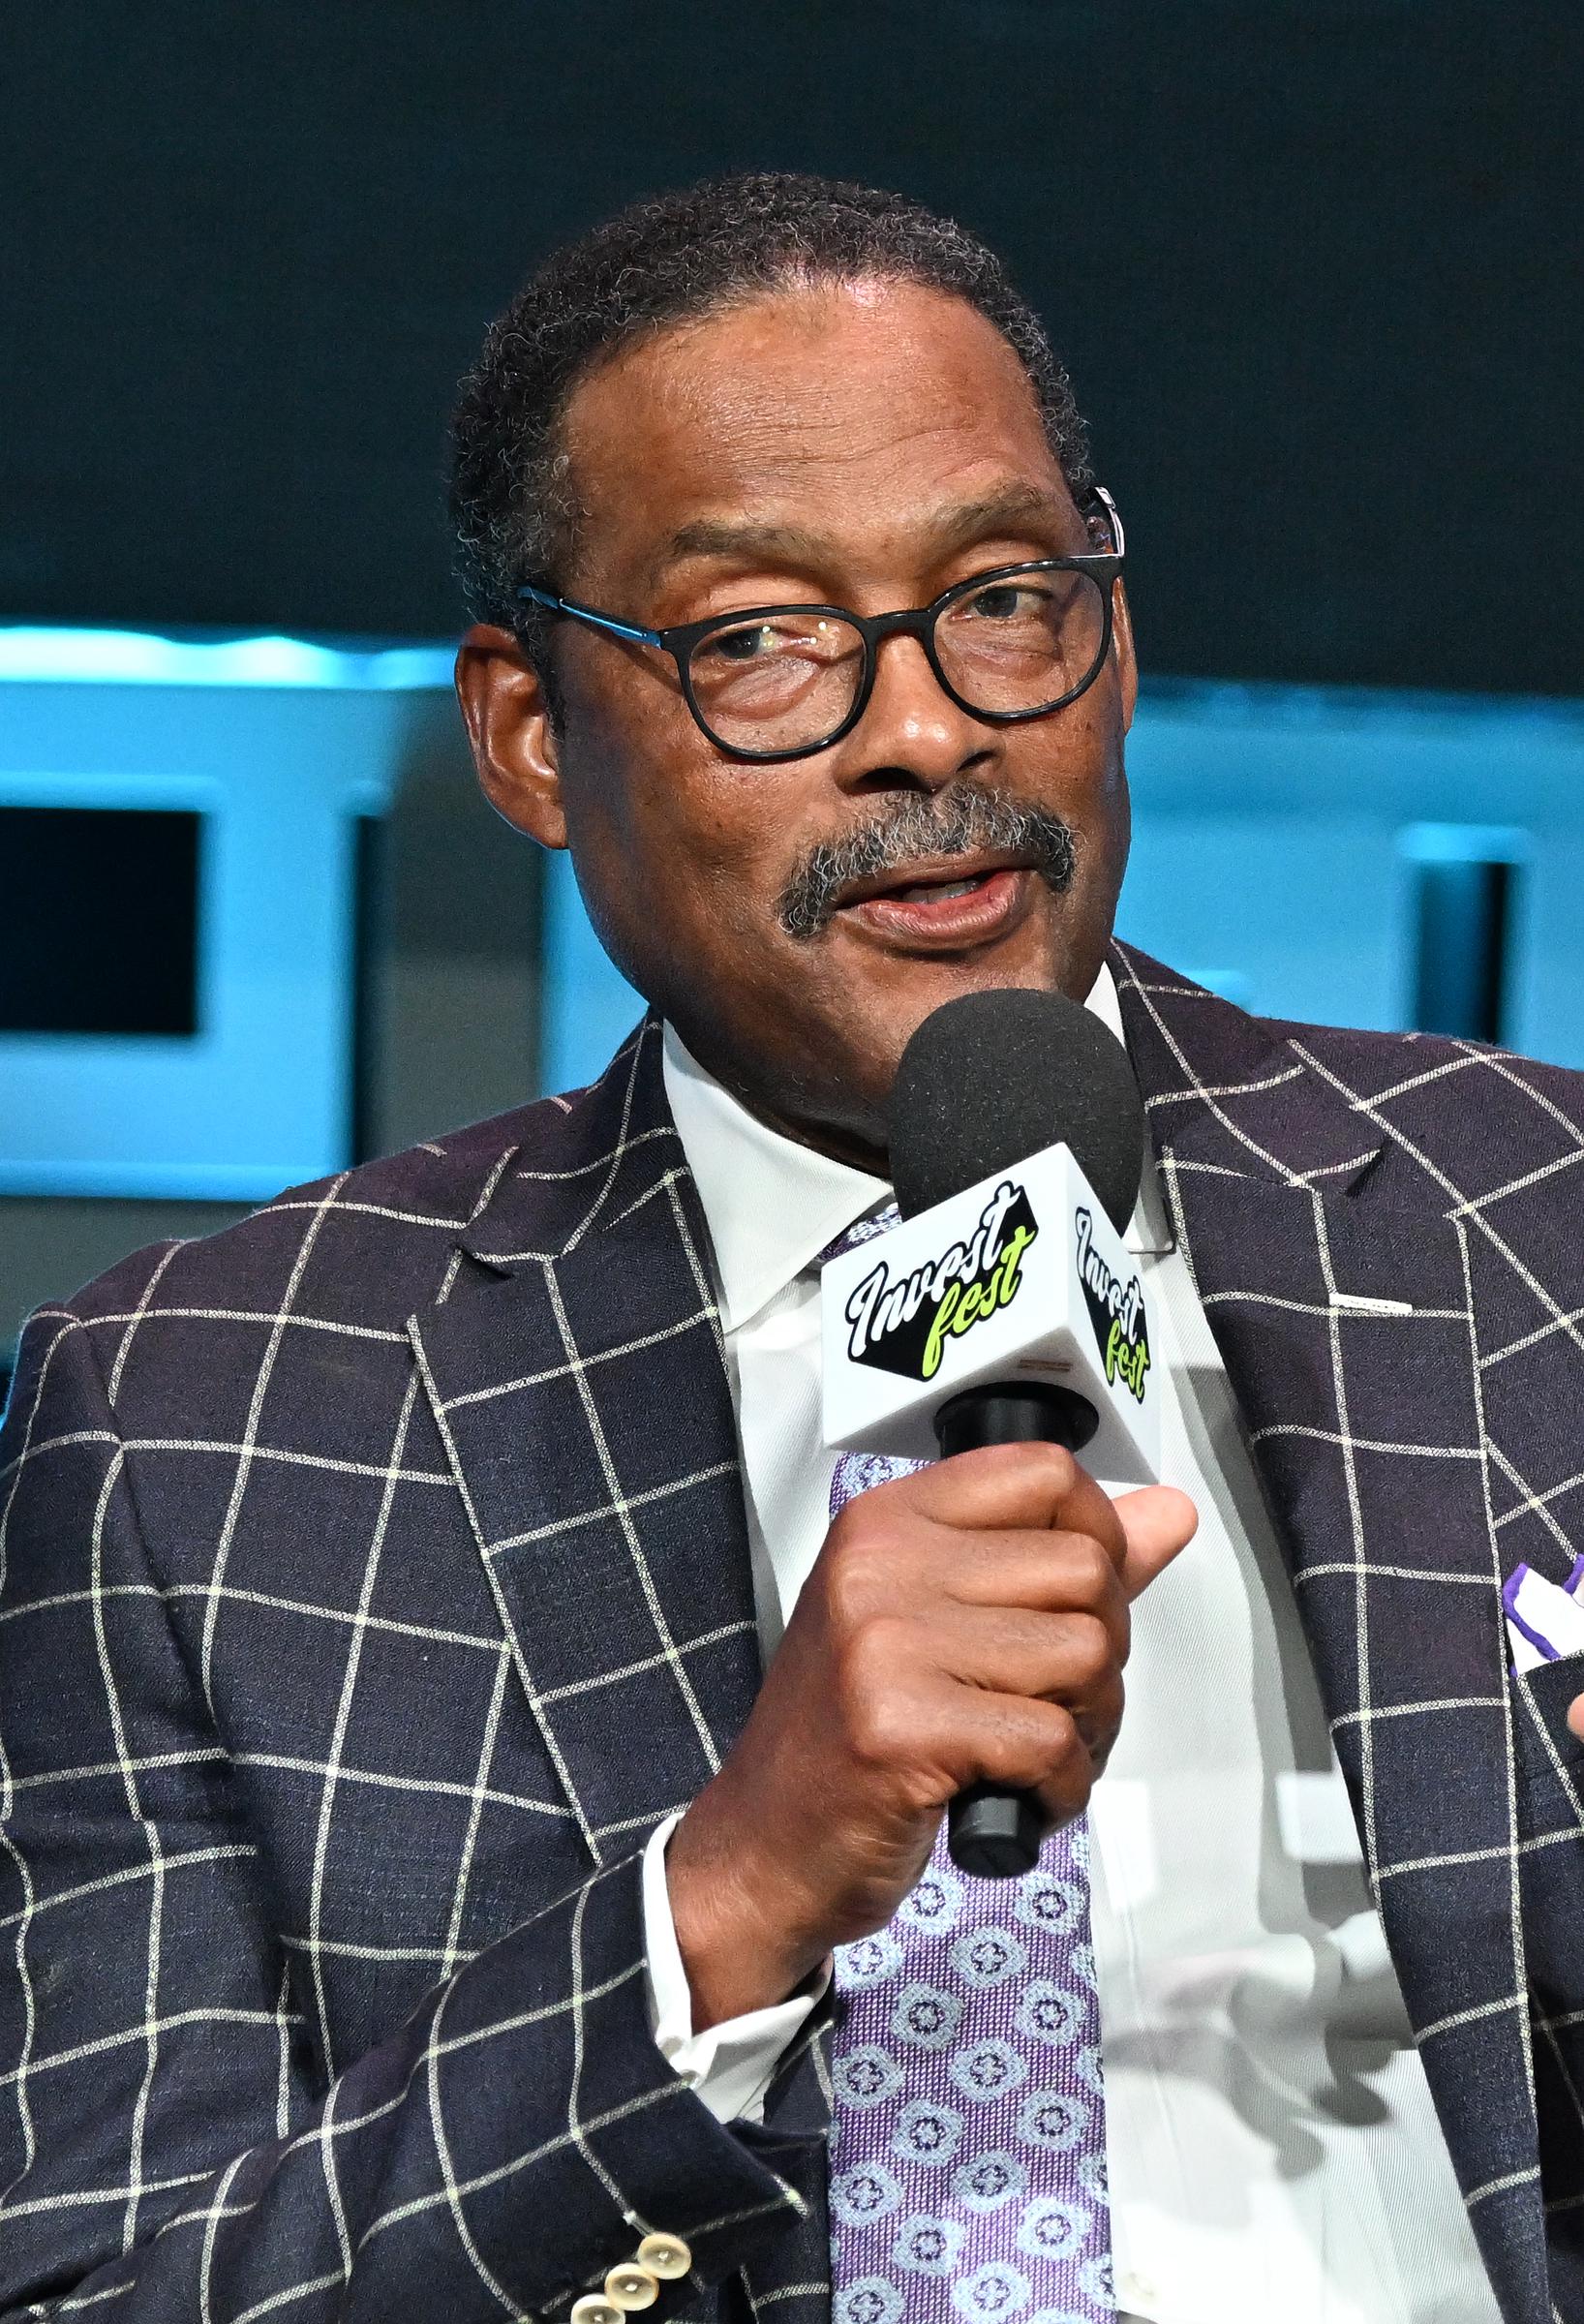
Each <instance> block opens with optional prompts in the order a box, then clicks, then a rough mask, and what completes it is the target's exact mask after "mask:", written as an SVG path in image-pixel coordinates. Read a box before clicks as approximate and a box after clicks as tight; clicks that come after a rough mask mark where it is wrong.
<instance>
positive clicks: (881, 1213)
mask: <svg viewBox="0 0 1584 2324" xmlns="http://www.w3.org/2000/svg"><path fill="white" fill-rule="evenodd" d="M901 1223H902V1214H901V1212H900V1211H899V1209H898V1208H897V1206H896V1204H895V1203H887V1205H886V1207H885V1208H884V1209H883V1210H878V1211H876V1212H875V1213H874V1215H873V1216H872V1217H868V1218H855V1219H854V1220H853V1222H852V1225H851V1226H850V1227H846V1228H844V1229H843V1230H842V1232H841V1233H840V1234H839V1235H838V1237H837V1238H836V1240H835V1241H834V1242H828V1243H827V1244H826V1245H825V1248H824V1249H823V1250H822V1251H821V1252H820V1254H819V1256H818V1258H817V1259H816V1260H815V1261H814V1265H815V1266H816V1267H825V1266H827V1265H828V1264H829V1262H830V1261H831V1260H833V1259H840V1258H841V1257H843V1256H844V1254H845V1253H846V1252H848V1251H855V1250H857V1248H858V1246H859V1244H860V1243H861V1242H871V1241H872V1240H873V1238H874V1237H875V1236H876V1235H889V1234H890V1232H891V1230H892V1228H893V1227H899V1226H900V1225H901Z"/></svg>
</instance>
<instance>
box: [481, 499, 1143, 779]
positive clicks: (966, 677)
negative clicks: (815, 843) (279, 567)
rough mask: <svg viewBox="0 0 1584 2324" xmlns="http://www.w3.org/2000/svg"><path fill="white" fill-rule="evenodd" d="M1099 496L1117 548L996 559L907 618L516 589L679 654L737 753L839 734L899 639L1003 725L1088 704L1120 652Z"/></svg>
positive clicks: (702, 708)
mask: <svg viewBox="0 0 1584 2324" xmlns="http://www.w3.org/2000/svg"><path fill="white" fill-rule="evenodd" d="M1093 500H1094V503H1095V504H1096V505H1097V507H1098V510H1099V511H1100V512H1101V513H1102V514H1103V516H1104V520H1105V523H1106V527H1107V530H1108V532H1109V534H1110V535H1111V538H1112V542H1113V543H1114V544H1115V545H1114V547H1113V548H1112V550H1110V551H1108V552H1106V553H1105V554H1093V555H1086V556H1081V557H1041V558H1037V559H1034V560H1033V561H1031V562H1029V563H1027V564H1022V565H999V566H994V567H992V568H991V569H990V571H988V572H983V573H974V574H973V575H971V576H970V578H969V579H967V580H966V581H958V582H955V583H954V584H953V586H952V587H951V588H950V589H948V590H943V591H942V592H941V594H940V596H938V597H936V598H935V600H934V602H933V603H932V604H930V605H920V606H916V607H912V608H908V609H906V610H904V611H902V612H900V613H879V614H872V615H869V616H868V617H866V616H864V615H863V614H857V613H850V612H848V611H847V609H846V608H845V607H844V606H840V605H749V606H744V607H742V608H740V609H738V610H735V611H733V612H731V613H720V614H712V615H710V616H709V618H708V619H707V620H705V621H702V622H684V623H682V624H681V625H679V626H678V627H674V628H668V629H646V628H643V627H639V626H638V625H637V624H636V623H633V622H623V621H618V620H617V619H616V617H615V615H614V614H609V613H598V612H596V611H595V610H594V607H593V606H592V605H580V604H578V603H577V602H576V601H575V600H574V599H573V598H570V597H564V596H558V595H557V594H556V592H555V591H554V590H550V589H544V588H541V587H540V586H539V585H538V583H536V582H525V583H524V584H523V586H522V587H521V588H520V589H519V590H518V592H517V596H518V598H519V599H520V600H526V601H529V602H532V603H533V604H535V605H538V606H541V607H542V608H543V609H544V611H545V612H547V613H551V614H555V615H558V616H560V617H561V618H563V619H564V620H566V621H571V622H585V623H587V624H588V625H589V626H590V627H592V628H595V629H602V630H605V631H606V632H608V634H609V635H611V636H613V637H624V638H628V639H630V640H631V641H632V642H633V643H634V644H636V645H643V646H657V647H658V648H659V649H660V651H661V652H662V653H664V654H669V655H670V657H671V658H672V660H673V661H674V662H675V663H676V665H677V675H678V677H679V679H680V680H681V682H682V692H683V699H684V700H685V703H686V704H687V707H688V709H689V710H690V711H691V713H692V715H693V718H694V719H695V721H696V722H697V724H698V725H699V726H700V728H702V730H703V732H704V733H705V734H706V735H708V737H709V739H710V741H711V742H712V743H714V744H715V745H716V748H717V749H721V750H724V751H725V752H726V753H727V755H728V756H729V757H732V758H741V759H750V760H754V761H756V762H757V763H759V764H760V765H765V766H769V765H775V764H778V763H780V762H782V761H784V760H786V759H792V758H808V757H811V756H812V755H813V753H814V752H815V751H816V750H826V749H830V747H831V745H832V744H833V743H838V742H840V740H841V738H842V736H843V735H845V734H850V733H851V732H852V729H853V728H854V727H855V726H856V725H857V723H858V721H859V719H861V718H862V717H863V715H864V713H865V711H866V710H867V709H868V701H869V696H870V695H871V694H872V692H873V691H874V677H875V668H876V660H877V657H878V654H879V649H880V647H881V646H882V645H883V644H884V642H885V640H886V639H887V638H888V637H912V638H916V639H917V640H918V642H919V644H920V645H921V646H922V647H923V648H924V651H925V653H926V655H927V656H928V657H929V667H930V669H931V670H932V671H933V672H934V674H935V678H936V680H937V682H938V683H939V685H940V687H941V688H942V689H943V690H944V691H945V692H946V693H947V694H949V695H950V696H951V698H952V700H953V701H954V702H955V703H956V704H957V706H958V708H959V709H960V710H965V711H967V712H968V714H969V715H970V717H972V718H976V719H984V720H985V721H986V722H987V724H990V725H992V726H1015V725H1019V724H1020V723H1021V722H1022V721H1023V720H1024V719H1044V718H1049V717H1050V716H1051V713H1052V711H1057V710H1064V709H1065V708H1066V706H1067V704H1068V703H1069V702H1076V701H1077V700H1078V697H1079V695H1080V694H1081V693H1083V692H1084V691H1086V689H1087V688H1089V687H1091V686H1092V685H1093V684H1094V682H1095V680H1096V679H1097V678H1098V677H1099V675H1100V672H1101V670H1102V669H1103V668H1104V667H1105V662H1106V657H1107V655H1108V654H1109V653H1110V651H1111V641H1112V583H1113V582H1114V581H1115V580H1116V579H1117V578H1118V576H1119V575H1120V573H1121V571H1122V561H1123V540H1122V522H1121V519H1120V517H1119V516H1118V515H1117V513H1116V507H1115V504H1114V503H1113V501H1112V498H1111V495H1110V494H1109V493H1108V492H1105V491H1103V490H1102V489H1101V488H1100V487H1099V486H1098V485H1096V486H1095V487H1094V488H1093Z"/></svg>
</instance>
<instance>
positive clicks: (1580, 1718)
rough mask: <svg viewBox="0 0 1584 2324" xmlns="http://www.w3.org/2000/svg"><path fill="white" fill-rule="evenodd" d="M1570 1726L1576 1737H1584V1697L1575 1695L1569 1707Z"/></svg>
mask: <svg viewBox="0 0 1584 2324" xmlns="http://www.w3.org/2000/svg"><path fill="white" fill-rule="evenodd" d="M1568 1725H1569V1727H1570V1728H1572V1730H1573V1732H1574V1734H1575V1735H1584V1695H1575V1696H1574V1697H1573V1699H1572V1701H1571V1702H1570V1703H1569V1705H1568Z"/></svg>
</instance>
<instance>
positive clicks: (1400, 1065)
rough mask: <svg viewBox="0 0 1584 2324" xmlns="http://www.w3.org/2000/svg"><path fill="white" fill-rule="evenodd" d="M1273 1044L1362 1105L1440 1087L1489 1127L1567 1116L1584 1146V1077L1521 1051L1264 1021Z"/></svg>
mask: <svg viewBox="0 0 1584 2324" xmlns="http://www.w3.org/2000/svg"><path fill="white" fill-rule="evenodd" d="M1260 1022H1261V1023H1262V1024H1264V1027H1265V1030H1266V1031H1267V1033H1268V1034H1269V1036H1270V1037H1271V1039H1272V1040H1275V1041H1281V1042H1285V1043H1287V1044H1288V1045H1289V1046H1291V1047H1292V1048H1293V1049H1294V1050H1295V1051H1296V1052H1297V1053H1299V1054H1301V1055H1304V1056H1306V1057H1309V1058H1312V1059H1313V1060H1314V1061H1315V1062H1316V1063H1317V1064H1318V1065H1319V1066H1320V1067H1321V1069H1322V1070H1323V1071H1325V1072H1328V1073H1330V1074H1333V1075H1334V1076H1335V1077H1336V1079H1337V1081H1338V1083H1339V1084H1341V1085H1342V1086H1343V1087H1344V1089H1345V1090H1346V1092H1347V1093H1348V1094H1349V1095H1350V1096H1351V1097H1352V1098H1353V1099H1354V1100H1355V1102H1359V1103H1363V1104H1366V1105H1379V1104H1383V1103H1390V1102H1394V1101H1395V1100H1396V1099H1397V1097H1398V1096H1399V1095H1401V1096H1402V1097H1403V1098H1408V1097H1411V1096H1412V1095H1413V1093H1414V1092H1415V1091H1416V1089H1424V1090H1429V1089H1431V1088H1433V1087H1435V1086H1437V1085H1438V1084H1446V1085H1447V1086H1448V1094H1450V1090H1451V1088H1452V1086H1456V1085H1458V1084H1461V1085H1462V1086H1461V1088H1459V1089H1458V1090H1457V1095H1458V1097H1459V1098H1460V1099H1461V1100H1462V1101H1463V1107H1464V1109H1466V1110H1467V1111H1469V1112H1473V1111H1475V1110H1476V1109H1477V1111H1478V1113H1479V1114H1480V1115H1481V1116H1483V1117H1484V1118H1485V1119H1487V1120H1489V1119H1492V1118H1500V1117H1502V1116H1513V1117H1515V1118H1516V1119H1518V1120H1525V1119H1534V1118H1537V1117H1538V1116H1542V1115H1551V1116H1552V1118H1555V1117H1556V1116H1558V1115H1560V1116H1565V1117H1566V1119H1567V1120H1568V1121H1569V1122H1570V1123H1571V1124H1573V1125H1574V1126H1575V1127H1576V1128H1577V1129H1578V1131H1579V1134H1580V1136H1581V1138H1584V1072H1580V1071H1579V1070H1577V1069H1576V1068H1574V1067H1572V1066H1568V1065H1551V1064H1546V1063H1545V1062H1543V1061H1542V1060H1541V1059H1540V1058H1538V1057H1526V1056H1524V1055H1522V1054H1521V1053H1520V1052H1519V1051H1516V1050H1508V1049H1500V1048H1497V1047H1495V1046H1494V1045H1492V1044H1490V1043H1487V1042H1482V1041H1463V1040H1451V1039H1448V1038H1447V1037H1446V1036H1444V1035H1442V1034H1439V1033H1389V1032H1376V1031H1370V1030H1367V1029H1365V1028H1362V1027H1359V1026H1353V1025H1334V1024H1302V1023H1299V1022H1297V1021H1295V1020H1292V1019H1286V1018H1274V1017H1267V1018H1264V1019H1262V1020H1261V1021H1260Z"/></svg>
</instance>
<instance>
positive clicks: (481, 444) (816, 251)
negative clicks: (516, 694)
mask: <svg viewBox="0 0 1584 2324" xmlns="http://www.w3.org/2000/svg"><path fill="white" fill-rule="evenodd" d="M865 278H868V279H874V278H878V279H880V280H881V281H891V282H903V283H917V284H921V285H923V286H925V287H926V288H928V289H929V290H932V291H949V292H952V293H954V294H955V295H957V296H958V297H960V298H963V299H966V300H967V302H968V304H969V305H970V306H972V307H975V308H977V309H978V311H979V313H980V314H981V315H983V316H984V317H985V319H986V321H989V322H991V323H993V324H994V326H995V328H996V329H997V330H998V331H999V332H1000V333H1001V334H1002V336H1003V338H1005V339H1006V340H1007V342H1008V344H1009V345H1010V346H1011V347H1012V349H1013V351H1014V352H1015V353H1016V354H1017V356H1018V359H1019V361H1020V363H1021V365H1022V367H1023V370H1024V371H1025V372H1026V374H1027V375H1028V380H1029V383H1030V385H1031V386H1032V388H1033V390H1034V395H1035V398H1036V400H1037V402H1038V404H1039V408H1040V411H1041V413H1043V415H1044V420H1045V428H1046V433H1047V436H1048V438H1049V440H1050V443H1051V449H1052V451H1053V452H1054V453H1055V455H1056V458H1057V460H1058V461H1059V462H1060V464H1061V469H1062V473H1063V474H1064V475H1065V476H1066V478H1067V482H1068V486H1069V488H1070V489H1071V491H1072V493H1073V497H1074V499H1075V500H1077V501H1080V502H1081V501H1082V500H1083V497H1084V495H1085V493H1086V492H1087V491H1088V489H1089V487H1090V485H1091V484H1092V482H1093V477H1092V474H1091V472H1090V467H1089V448H1088V436H1087V431H1086V429H1085V427H1084V424H1083V421H1082V419H1081V417H1080V415H1079V412H1078V407H1077V405H1076V404H1075V403H1074V401H1073V391H1072V388H1071V386H1070V385H1069V383H1068V380H1067V374H1066V372H1065V371H1064V370H1063V368H1062V366H1061V364H1060V363H1059V362H1058V361H1057V360H1056V357H1055V355H1054V353H1053V352H1052V351H1051V342H1050V340H1049V339H1048V338H1047V337H1046V334H1045V329H1044V326H1043V325H1042V323H1041V322H1040V320H1039V318H1038V316H1037V315H1036V314H1035V313H1034V310H1033V308H1032V307H1030V306H1029V305H1028V303H1027V301H1026V300H1025V299H1024V298H1022V297H1021V296H1020V293H1019V292H1018V291H1017V290H1015V289H1014V287H1013V284H1012V282H1011V280H1010V278H1009V276H1008V274H1007V271H1006V269H1005V267H1004V266H1003V265H1002V263H1001V261H1000V260H999V259H998V258H996V256H995V254H994V253H993V252H992V251H990V250H988V249H987V248H986V246H985V245H984V243H982V242H980V241H978V240H976V238H975V237H974V236H973V235H972V234H970V233H968V232H967V231H966V229H964V228H962V227H960V226H959V225H958V224H957V223H956V221H955V220H953V219H950V218H941V217H937V216H936V215H935V214H934V212H933V211H930V210H927V209H925V208H924V207H923V206H922V205H921V204H920V203H918V202H915V201H909V200H907V199H904V197H902V196H901V195H899V194H885V193H881V192H879V191H878V190H876V189H875V188H874V187H871V186H860V185H849V184H846V183H844V182H842V181H841V180H838V179H836V178H827V177H811V176H805V175H800V174H796V173H792V172H763V173H757V174H751V175H738V176H730V177H717V178H711V179H706V180H705V181H704V182H703V183H701V184H699V185H695V186H689V187H687V188H685V190H684V191H682V192H680V193H672V194H662V195H659V196H658V197H656V198H655V199H653V200H650V201H642V202H637V203H634V204H633V205H632V207H630V208H629V209H625V210H623V211H622V212H621V213H620V214H619V215H618V216H617V217H615V218H612V219H611V220H609V222H608V223H607V224H605V225H604V226H599V227H596V228H594V230H593V232H591V233H588V234H585V235H583V236H582V237H581V238H580V239H579V240H578V241H576V242H570V243H567V244H566V245H565V246H564V248H563V249H561V250H558V251H555V252H553V253H552V254H551V256H550V257H549V258H548V259H547V260H545V262H544V263H543V265H542V266H540V267H539V269H538V271H537V272H536V273H535V274H533V276H532V277H531V278H530V279H529V281H528V282H527V283H526V284H525V285H524V287H523V289H522V290H521V291H519V292H518V294H517V296H516V297H515V298H514V299H513V300H512V302H511V305H510V306H509V307H508V308H507V309H506V311H505V313H504V314H503V315H502V316H501V317H500V318H499V320H498V321H495V322H493V323H492V324H491V325H490V328H489V332H488V334H487V336H486V338H485V341H484V347H483V351H482V352H481V354H480V356H479V358H478V361H477V363H476V364H475V365H474V366H473V368H472V371H470V372H469V373H468V375H467V377H466V378H465V379H464V380H463V382H462V385H461V389H460V394H459V400H458V403H457V407H456V412H455V414H454V416H453V419H452V427H451V435H452V451H453V458H452V468H451V515H452V521H453V524H454V526H455V532H456V543H457V575H458V578H459V580H460V582H461V584H462V591H463V596H464V597H465V599H466V602H467V606H468V610H469V613H470V614H471V616H472V619H473V620H474V621H479V622H493V623H498V624H500V626H501V627H503V628H507V629H511V630H513V631H514V632H515V633H516V635H517V636H518V637H519V639H520V640H521V641H522V643H523V645H524V647H525V649H526V650H527V652H528V653H529V655H530V657H532V658H533V660H534V661H535V662H536V663H538V664H539V666H540V667H541V668H542V667H543V665H544V645H545V636H546V622H545V617H544V616H542V615H539V614H538V613H537V612H536V610H535V609H534V608H533V607H532V606H529V605H524V604H522V603H520V602H519V600H518V598H517V596H516V591H517V589H518V587H519V586H520V584H521V583H522V582H523V581H525V580H528V579H540V578H545V577H553V576H555V575H556V574H557V573H558V571H560V570H561V569H562V568H563V567H564V564H565V561H566V559H567V557H568V555H569V553H570V551H571V550H572V549H573V548H574V547H575V542H576V518H577V505H576V500H575V496H574V492H573V487H572V478H571V475H570V473H569V463H568V460H567V456H566V453H565V449H564V445H563V443H562V442H561V423H562V420H563V418H564V414H565V412H566V407H567V404H568V402H569V401H570V398H571V395H572V391H573V389H574V388H575V387H576V386H578V385H579V383H580V382H582V381H584V380H585V379H587V378H588V377H589V375H590V374H591V373H592V372H593V371H594V370H595V369H596V368H597V367H598V366H599V365H600V364H601V363H603V362H606V361H608V360H610V359H611V358H612V357H613V356H614V355H615V354H616V353H617V352H619V351H620V350H622V349H623V348H624V347H626V346H628V345H629V344H630V343H631V342H632V341H633V340H635V339H637V338H640V337H642V336H643V335H645V334H646V333H650V332H655V331H659V330H663V329H665V328H666V327H667V326H668V325H669V324H672V323H678V322H685V321H696V320H698V319H699V318H701V317H703V316H707V315H712V314H716V313H719V312H720V311H722V310H724V309H727V308H730V307H733V306H737V305H740V304H742V303H744V302H745V301H746V300H748V299H751V298H755V297H760V296H763V295H764V294H765V293H767V292H774V291H778V290H783V289H786V288H788V287H791V286H800V285H813V284H818V283H841V282H853V281H856V280H860V279H865Z"/></svg>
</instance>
